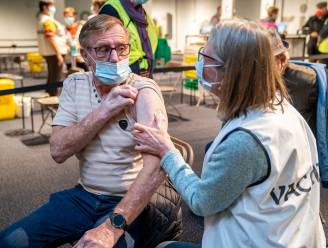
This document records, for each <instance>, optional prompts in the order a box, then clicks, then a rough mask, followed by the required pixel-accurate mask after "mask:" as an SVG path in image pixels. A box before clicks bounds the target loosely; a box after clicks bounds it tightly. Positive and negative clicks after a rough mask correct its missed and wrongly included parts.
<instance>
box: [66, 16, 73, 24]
mask: <svg viewBox="0 0 328 248" xmlns="http://www.w3.org/2000/svg"><path fill="white" fill-rule="evenodd" d="M64 21H65V25H66V26H71V25H72V24H73V23H74V22H75V18H74V16H67V17H65V18H64Z"/></svg>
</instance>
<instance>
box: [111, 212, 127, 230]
mask: <svg viewBox="0 0 328 248" xmlns="http://www.w3.org/2000/svg"><path fill="white" fill-rule="evenodd" d="M113 225H114V226H116V227H118V228H123V227H124V226H125V219H124V217H123V215H121V214H117V215H114V216H113Z"/></svg>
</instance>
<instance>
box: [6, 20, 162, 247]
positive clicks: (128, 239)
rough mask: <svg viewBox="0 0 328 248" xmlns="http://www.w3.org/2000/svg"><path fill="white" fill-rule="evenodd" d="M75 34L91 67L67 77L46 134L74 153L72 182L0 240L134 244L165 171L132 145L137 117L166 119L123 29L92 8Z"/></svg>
mask: <svg viewBox="0 0 328 248" xmlns="http://www.w3.org/2000/svg"><path fill="white" fill-rule="evenodd" d="M79 41H80V44H81V55H82V56H83V58H84V60H85V61H86V63H87V64H88V65H89V66H90V68H91V70H92V72H84V73H77V74H72V75H71V76H69V77H68V78H67V79H66V80H65V82H64V87H63V90H62V93H61V96H60V105H59V109H58V112H57V114H56V117H55V118H54V120H53V133H52V136H51V140H50V150H51V155H52V157H53V158H54V160H55V161H56V162H58V163H63V162H64V161H66V160H67V159H68V158H69V157H71V156H73V155H76V156H77V158H78V159H79V162H80V179H79V182H78V185H77V186H76V187H75V188H72V189H68V190H65V191H62V192H57V193H55V194H52V195H51V197H50V199H49V202H47V203H46V204H45V205H43V206H42V207H41V208H39V209H37V210H36V211H35V212H34V213H32V214H31V215H29V216H27V217H25V218H24V219H22V220H20V221H18V222H17V223H16V224H13V225H12V226H10V227H9V228H7V229H6V230H4V231H3V232H2V233H0V247H57V246H59V245H61V244H64V243H67V242H72V241H74V240H77V239H79V238H80V240H79V242H78V243H77V244H76V247H113V246H114V245H115V244H116V245H115V247H138V245H139V244H138V240H139V236H140V233H139V232H140V229H141V224H140V220H139V219H136V218H137V217H138V215H139V214H140V213H141V211H142V210H143V209H144V207H145V206H146V205H147V203H148V202H149V200H150V198H151V196H152V195H153V193H154V192H155V190H156V189H157V188H158V186H159V185H160V184H161V182H162V181H163V180H164V178H165V175H164V173H163V172H162V171H160V169H158V168H159V166H156V164H158V163H159V159H158V158H157V157H154V156H152V155H148V154H140V153H139V152H137V151H135V149H134V147H135V146H136V143H135V141H134V139H133V135H132V129H133V125H134V123H135V122H136V121H138V122H142V123H145V124H147V125H152V122H153V119H154V115H155V114H156V113H157V115H160V116H162V118H163V120H164V122H165V125H167V119H166V112H165V108H164V104H163V99H162V96H161V92H160V90H159V88H158V86H157V85H156V83H155V82H154V81H152V80H150V79H147V78H142V77H140V76H138V75H135V74H133V73H131V71H130V68H129V63H128V61H129V51H130V46H129V34H128V32H127V30H126V29H125V27H124V26H123V24H122V23H121V22H120V21H119V20H118V19H116V18H114V17H110V16H106V15H98V16H96V17H93V18H92V19H90V20H89V21H88V22H87V23H86V24H85V25H84V26H83V28H82V30H81V34H80V38H79ZM143 164H145V165H146V164H147V166H144V167H143ZM135 219H136V220H135ZM81 237H82V238H81ZM139 243H140V242H139Z"/></svg>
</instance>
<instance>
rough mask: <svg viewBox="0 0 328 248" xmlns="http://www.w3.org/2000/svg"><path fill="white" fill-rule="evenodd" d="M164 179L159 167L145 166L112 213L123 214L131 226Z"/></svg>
mask: <svg viewBox="0 0 328 248" xmlns="http://www.w3.org/2000/svg"><path fill="white" fill-rule="evenodd" d="M156 163H159V161H156ZM154 167H155V166H154ZM165 177H166V175H165V173H164V171H163V170H162V169H160V168H159V167H156V168H152V167H150V166H145V167H144V168H143V169H142V170H141V171H140V173H139V175H138V177H137V179H136V180H135V181H134V183H133V184H132V185H131V187H130V189H129V190H128V192H127V193H126V195H125V197H124V198H123V199H122V201H120V203H119V204H118V205H117V206H116V208H115V211H114V212H117V213H121V214H123V215H124V217H125V219H126V221H127V223H128V224H131V223H132V222H133V221H134V220H135V219H136V218H137V217H138V216H139V214H140V213H141V212H142V210H143V209H144V208H145V207H146V205H147V204H148V202H149V201H150V199H151V197H152V195H153V194H154V193H155V191H156V190H157V188H158V187H159V186H160V184H161V183H162V182H163V180H164V179H165Z"/></svg>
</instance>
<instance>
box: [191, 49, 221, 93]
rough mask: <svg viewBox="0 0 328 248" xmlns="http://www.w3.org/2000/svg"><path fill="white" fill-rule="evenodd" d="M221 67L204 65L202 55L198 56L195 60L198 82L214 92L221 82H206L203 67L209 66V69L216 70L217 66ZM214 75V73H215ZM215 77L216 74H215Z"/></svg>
mask: <svg viewBox="0 0 328 248" xmlns="http://www.w3.org/2000/svg"><path fill="white" fill-rule="evenodd" d="M219 67H222V66H221V65H204V57H203V56H200V58H199V60H198V61H197V62H196V74H197V78H198V82H199V84H200V85H201V86H202V87H203V88H204V89H205V90H207V91H209V92H212V93H216V91H217V89H218V87H219V86H220V85H222V81H221V82H208V81H207V80H205V79H204V68H209V69H211V70H214V71H215V70H217V68H219ZM215 75H216V74H215ZM215 78H217V76H215Z"/></svg>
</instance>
